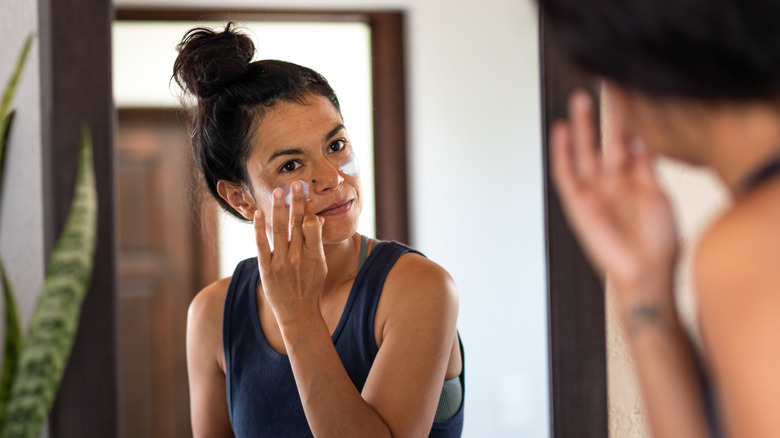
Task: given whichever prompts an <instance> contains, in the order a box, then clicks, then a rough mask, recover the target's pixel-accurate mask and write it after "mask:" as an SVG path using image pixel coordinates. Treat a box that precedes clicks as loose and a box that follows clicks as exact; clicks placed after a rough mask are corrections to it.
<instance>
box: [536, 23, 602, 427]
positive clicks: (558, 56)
mask: <svg viewBox="0 0 780 438" xmlns="http://www.w3.org/2000/svg"><path fill="white" fill-rule="evenodd" d="M539 56H540V58H539V59H540V62H539V65H540V69H541V71H540V74H541V84H542V145H543V161H544V172H545V177H544V191H545V193H544V199H545V238H546V243H547V245H546V246H547V285H548V286H547V287H548V328H549V332H548V342H549V349H548V351H549V372H550V423H551V424H550V427H551V436H552V437H555V438H563V437H573V436H576V437H593V438H603V437H607V436H609V424H608V414H607V412H608V407H607V357H606V328H605V324H606V321H605V307H604V305H605V303H604V285H603V283H602V281H601V280H600V279H599V277H598V276H597V275H596V273H595V272H594V271H593V269H592V268H591V266H590V264H589V263H588V261H587V259H586V258H585V255H584V254H583V252H582V249H581V248H580V246H579V244H578V243H577V241H576V240H575V238H574V235H573V234H572V232H571V229H570V228H569V226H568V224H567V222H566V218H565V216H564V214H563V210H562V209H561V205H560V202H559V200H558V195H557V193H556V192H555V190H554V189H553V182H552V179H551V171H550V166H551V163H550V149H549V138H548V133H549V132H550V127H551V126H552V124H553V122H554V121H555V120H556V119H560V118H563V117H566V114H567V109H566V108H567V102H568V97H569V94H571V92H572V91H573V90H574V89H577V88H583V89H586V90H588V91H589V92H590V93H591V95H592V96H593V97H594V102H596V103H598V102H599V99H598V97H599V93H598V89H599V84H598V82H597V80H596V79H595V78H594V77H593V76H591V75H589V74H587V73H585V72H583V71H582V70H581V69H579V68H577V67H576V66H575V65H574V64H573V62H572V61H571V59H569V58H568V57H567V56H566V55H565V54H564V53H563V52H562V51H561V49H560V48H559V47H558V46H557V45H556V43H555V41H554V39H553V36H552V34H551V31H550V29H549V26H548V25H547V23H546V19H545V17H544V16H543V14H541V15H540V18H539ZM596 114H598V109H597V111H596Z"/></svg>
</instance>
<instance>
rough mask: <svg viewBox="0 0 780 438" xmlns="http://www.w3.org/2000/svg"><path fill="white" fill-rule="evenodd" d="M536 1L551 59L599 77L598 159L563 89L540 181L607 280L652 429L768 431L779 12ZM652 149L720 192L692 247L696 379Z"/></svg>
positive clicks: (695, 4) (778, 274)
mask: <svg viewBox="0 0 780 438" xmlns="http://www.w3.org/2000/svg"><path fill="white" fill-rule="evenodd" d="M539 4H540V7H541V10H542V13H543V14H545V15H546V16H547V18H548V19H549V22H550V26H551V29H552V30H553V32H554V33H555V35H556V36H557V38H558V40H559V42H560V44H561V45H562V46H563V47H564V48H565V50H567V51H569V52H570V54H571V55H572V56H573V58H574V59H576V60H577V61H579V62H580V63H581V64H582V65H583V66H584V67H586V68H588V69H590V70H592V71H593V72H595V73H597V74H598V75H601V76H602V77H603V78H604V82H603V90H602V96H603V99H604V104H605V105H606V106H607V108H608V114H607V117H608V119H607V127H608V129H607V131H606V135H605V140H604V143H605V153H604V154H603V155H602V154H600V153H599V152H598V149H599V145H598V143H599V142H598V139H597V137H598V135H597V131H596V127H595V126H594V105H593V104H592V102H591V100H590V98H589V97H588V96H587V95H586V94H585V93H582V92H578V93H575V94H574V95H573V97H572V98H571V102H570V107H569V120H568V121H563V122H559V123H557V124H556V125H555V126H554V127H553V129H552V132H551V134H552V135H551V138H552V144H551V146H552V154H553V174H554V180H555V183H556V186H557V190H558V193H559V194H560V198H561V201H562V203H563V205H564V209H565V211H566V214H567V216H568V218H569V221H570V223H571V225H572V228H573V229H574V231H575V233H576V234H577V236H578V238H579V240H580V241H581V243H582V244H583V247H584V248H585V250H586V252H587V254H588V256H589V258H590V260H591V261H592V262H593V264H594V265H595V266H596V267H597V268H598V269H599V270H600V271H602V272H605V273H606V275H607V277H608V278H609V280H610V281H611V282H612V284H613V286H614V289H615V292H616V295H617V304H618V305H617V309H618V314H619V317H620V318H621V320H622V326H623V328H624V330H625V331H626V334H627V340H628V343H629V345H630V348H631V352H632V354H633V357H634V359H635V363H636V367H637V373H638V377H639V381H640V386H641V388H642V392H643V396H644V400H645V404H646V408H647V418H648V420H649V421H648V423H649V426H650V428H651V430H652V432H653V435H654V436H656V437H703V436H708V435H713V434H718V433H719V429H720V426H722V427H723V429H724V432H726V433H727V434H728V436H734V437H777V436H780V416H778V415H777V414H778V409H780V371H779V370H780V343H778V342H777V336H778V334H779V333H780V269H778V266H777V264H778V261H780V227H778V224H780V178H778V176H779V175H780V33H779V32H777V23H778V22H779V20H780V3H778V2H777V1H742V0H691V1H684V2H683V1H619V0H599V1H595V2H581V1H578V0H571V1H569V0H539ZM656 155H664V156H668V157H671V158H674V159H679V160H682V161H684V162H687V163H691V164H694V165H701V166H707V167H709V168H711V169H712V170H714V172H715V173H716V174H717V176H718V177H719V178H720V180H721V181H722V182H723V183H724V184H725V185H726V187H728V189H729V191H730V193H731V195H732V201H733V202H732V205H731V206H730V208H729V209H728V211H726V212H725V213H724V214H723V215H722V216H720V217H719V218H718V219H717V221H716V222H715V223H714V224H713V225H712V226H711V228H709V229H708V231H707V232H706V233H705V235H704V236H703V238H702V239H701V241H700V243H699V244H698V247H697V249H696V253H695V261H694V283H695V285H694V287H695V290H696V294H697V298H698V299H697V301H698V315H699V316H698V321H699V326H700V331H701V336H702V338H703V344H704V353H703V359H704V360H703V365H704V367H703V370H704V372H703V374H704V375H703V376H702V372H701V371H698V367H697V359H698V358H697V356H696V353H695V352H694V351H693V350H692V348H691V345H690V343H689V342H688V337H687V335H686V334H685V333H684V332H683V329H682V328H681V324H680V320H679V318H678V315H677V311H676V308H675V301H674V296H673V294H674V291H673V279H674V271H675V265H676V263H677V256H678V240H677V234H676V226H675V223H674V219H673V217H672V211H671V208H670V205H669V201H668V199H667V197H666V195H665V193H664V192H663V191H662V189H661V187H660V186H659V184H658V181H657V179H656V177H655V176H654V174H653V168H652V164H653V157H654V156H656ZM707 374H709V377H710V378H711V381H710V382H709V384H707V385H705V387H704V388H703V387H702V386H701V385H700V384H699V380H700V378H701V377H707ZM707 388H709V389H712V390H713V393H714V394H715V397H714V399H711V398H710V397H708V396H705V393H706V392H708V391H705V389H707ZM711 401H714V402H716V403H713V404H710V403H709V402H711ZM711 405H714V406H717V408H718V409H717V412H715V415H712V414H708V412H709V410H708V406H711Z"/></svg>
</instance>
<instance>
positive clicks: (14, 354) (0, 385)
mask: <svg viewBox="0 0 780 438" xmlns="http://www.w3.org/2000/svg"><path fill="white" fill-rule="evenodd" d="M0 276H1V277H2V282H3V296H4V297H5V356H4V357H3V375H2V378H1V379H0V430H1V429H2V425H3V424H4V423H5V418H6V417H5V408H6V406H7V405H8V398H9V397H10V396H11V384H12V383H13V381H14V378H15V377H16V370H17V365H18V361H19V353H20V352H21V351H22V346H23V340H22V330H21V327H20V324H19V311H18V308H17V305H16V298H14V297H15V294H14V290H13V287H12V286H11V281H10V279H9V278H8V273H7V272H6V270H5V263H4V262H3V260H2V258H0Z"/></svg>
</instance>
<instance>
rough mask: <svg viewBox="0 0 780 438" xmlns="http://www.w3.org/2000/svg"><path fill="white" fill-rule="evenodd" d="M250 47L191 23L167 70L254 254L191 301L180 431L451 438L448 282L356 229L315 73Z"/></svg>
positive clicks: (356, 195)
mask: <svg viewBox="0 0 780 438" xmlns="http://www.w3.org/2000/svg"><path fill="white" fill-rule="evenodd" d="M254 51H255V49H254V45H253V44H252V41H251V40H250V39H249V38H248V37H246V36H245V35H243V34H241V33H238V32H237V31H236V30H235V29H234V28H233V27H232V25H231V24H228V25H227V27H226V28H225V29H224V31H221V32H217V31H212V30H209V29H204V28H196V29H192V30H191V31H189V32H188V33H187V34H186V35H185V36H184V38H183V40H182V42H181V44H180V45H179V56H178V58H177V60H176V63H175V65H174V77H175V78H176V80H177V82H178V83H179V84H180V85H181V86H182V87H183V88H184V89H186V90H188V91H189V92H190V93H191V94H192V95H194V96H195V97H196V98H197V105H196V107H195V108H194V117H193V125H194V129H193V147H194V151H195V156H196V157H197V161H198V164H199V167H200V169H201V170H202V174H203V177H204V180H205V182H206V185H207V187H208V189H209V191H210V192H211V194H212V195H214V197H215V198H216V199H217V201H219V203H220V204H221V206H222V207H224V208H225V209H226V210H227V211H229V212H230V213H232V214H234V215H236V216H237V217H239V218H242V219H245V220H249V221H254V228H255V234H256V241H257V251H258V257H257V258H256V259H255V258H253V259H249V260H245V261H244V262H241V263H240V264H239V265H238V267H237V268H236V270H235V272H234V275H233V276H232V278H226V279H223V280H219V281H217V282H215V283H213V284H211V285H209V286H207V287H206V288H205V289H204V290H202V291H201V292H200V293H199V294H198V295H197V296H196V297H195V299H194V300H193V302H192V305H191V307H190V310H189V316H188V323H187V364H188V371H189V380H190V398H191V414H192V427H193V432H194V435H195V436H196V437H197V436H209V437H211V436H232V435H233V434H235V435H237V436H251V437H261V436H268V437H281V436H284V437H298V436H312V435H315V436H323V437H324V436H334V437H349V436H356V437H382V436H429V435H430V436H442V437H452V436H460V431H461V429H462V425H463V409H462V406H461V404H462V395H463V392H462V388H463V373H462V370H463V364H462V357H461V349H460V347H459V339H458V335H457V332H456V328H455V324H456V318H457V312H458V298H457V292H456V289H455V286H454V284H453V282H452V280H451V278H450V277H449V275H448V274H447V272H445V271H444V270H443V269H442V268H441V267H439V266H438V265H436V264H435V263H433V262H431V261H429V260H427V259H426V258H424V257H423V256H422V255H420V254H419V253H417V252H416V251H414V250H411V249H410V248H408V247H406V246H405V245H401V244H398V243H395V242H380V241H375V240H372V239H369V238H367V237H365V236H361V235H359V234H357V233H356V229H357V223H358V216H359V215H360V210H361V206H362V197H361V187H360V177H359V173H358V172H357V168H356V166H355V164H354V161H353V158H354V152H353V149H352V145H351V144H350V142H349V137H348V135H347V131H346V128H345V127H344V122H343V120H342V117H341V113H340V109H339V103H338V100H337V98H336V95H335V94H334V92H333V90H332V89H331V87H330V86H329V85H328V83H327V81H326V80H325V79H324V78H323V77H322V76H320V75H319V74H317V73H316V72H314V71H313V70H311V69H308V68H306V67H302V66H299V65H296V64H291V63H287V62H282V61H273V60H263V61H255V62H251V58H252V56H253V55H254ZM334 53H337V52H334ZM334 56H337V55H334Z"/></svg>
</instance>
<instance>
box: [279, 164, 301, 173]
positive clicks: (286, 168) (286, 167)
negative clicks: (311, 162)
mask: <svg viewBox="0 0 780 438" xmlns="http://www.w3.org/2000/svg"><path fill="white" fill-rule="evenodd" d="M299 167H301V163H299V162H297V161H288V162H286V163H284V165H282V172H292V171H294V170H297V169H298V168H299Z"/></svg>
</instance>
